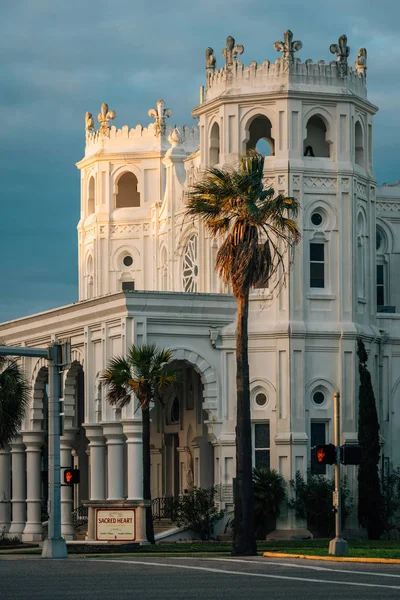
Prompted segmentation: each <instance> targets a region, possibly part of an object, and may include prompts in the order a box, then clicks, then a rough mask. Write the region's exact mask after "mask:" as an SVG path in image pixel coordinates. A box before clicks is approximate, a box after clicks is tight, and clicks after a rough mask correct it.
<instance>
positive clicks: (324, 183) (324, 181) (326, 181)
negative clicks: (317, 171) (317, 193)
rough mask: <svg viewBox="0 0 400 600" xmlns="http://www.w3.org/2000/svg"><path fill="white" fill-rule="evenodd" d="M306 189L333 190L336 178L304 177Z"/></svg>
mask: <svg viewBox="0 0 400 600" xmlns="http://www.w3.org/2000/svg"><path fill="white" fill-rule="evenodd" d="M304 185H305V186H306V187H319V188H332V187H335V186H336V178H335V177H304Z"/></svg>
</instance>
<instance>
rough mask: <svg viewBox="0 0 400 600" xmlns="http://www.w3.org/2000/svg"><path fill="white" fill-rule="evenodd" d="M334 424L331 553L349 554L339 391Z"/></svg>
mask: <svg viewBox="0 0 400 600" xmlns="http://www.w3.org/2000/svg"><path fill="white" fill-rule="evenodd" d="M333 398H334V406H333V420H334V423H333V426H334V443H335V446H336V464H335V491H334V493H333V506H334V507H335V539H333V540H331V541H330V542H329V554H347V553H348V551H349V546H348V543H347V541H346V540H344V539H343V538H342V535H341V528H342V498H341V490H340V394H339V392H337V393H336V394H334V396H333Z"/></svg>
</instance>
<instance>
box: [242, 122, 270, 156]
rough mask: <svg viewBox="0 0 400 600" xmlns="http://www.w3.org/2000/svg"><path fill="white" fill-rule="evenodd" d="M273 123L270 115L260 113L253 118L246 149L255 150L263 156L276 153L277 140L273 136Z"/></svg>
mask: <svg viewBox="0 0 400 600" xmlns="http://www.w3.org/2000/svg"><path fill="white" fill-rule="evenodd" d="M271 132H272V125H271V121H270V120H269V119H268V117H265V116H264V115H259V116H258V117H256V118H255V119H253V120H252V122H251V123H250V127H249V134H248V142H247V145H246V150H254V149H256V150H257V152H259V153H260V154H262V155H263V156H272V155H273V154H275V140H274V139H273V138H272V133H271Z"/></svg>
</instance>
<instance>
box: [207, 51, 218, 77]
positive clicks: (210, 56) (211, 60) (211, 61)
mask: <svg viewBox="0 0 400 600" xmlns="http://www.w3.org/2000/svg"><path fill="white" fill-rule="evenodd" d="M216 62H217V59H216V58H215V56H214V50H213V49H212V48H210V47H208V48H207V50H206V74H207V77H208V76H209V75H212V73H214V72H215V63H216Z"/></svg>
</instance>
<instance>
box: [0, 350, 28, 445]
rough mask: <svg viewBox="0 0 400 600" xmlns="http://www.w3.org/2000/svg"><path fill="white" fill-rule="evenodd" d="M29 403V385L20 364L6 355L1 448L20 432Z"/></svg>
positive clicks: (0, 392)
mask: <svg viewBox="0 0 400 600" xmlns="http://www.w3.org/2000/svg"><path fill="white" fill-rule="evenodd" d="M28 404H29V385H28V382H27V380H26V377H25V374H24V372H23V371H22V369H21V367H20V365H19V364H18V363H17V362H16V361H15V360H12V359H10V358H9V357H4V360H2V363H1V373H0V448H4V446H6V445H7V444H8V443H10V442H11V441H12V439H13V438H14V437H15V436H16V435H17V434H18V433H19V430H20V427H21V422H22V419H23V418H24V415H25V412H26V409H27V407H28Z"/></svg>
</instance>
